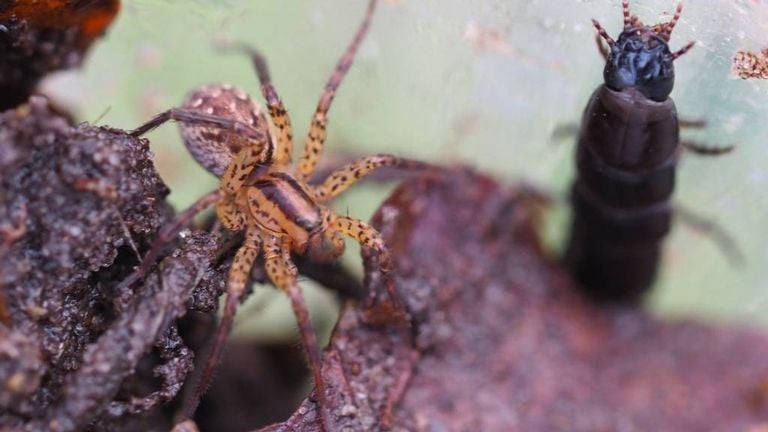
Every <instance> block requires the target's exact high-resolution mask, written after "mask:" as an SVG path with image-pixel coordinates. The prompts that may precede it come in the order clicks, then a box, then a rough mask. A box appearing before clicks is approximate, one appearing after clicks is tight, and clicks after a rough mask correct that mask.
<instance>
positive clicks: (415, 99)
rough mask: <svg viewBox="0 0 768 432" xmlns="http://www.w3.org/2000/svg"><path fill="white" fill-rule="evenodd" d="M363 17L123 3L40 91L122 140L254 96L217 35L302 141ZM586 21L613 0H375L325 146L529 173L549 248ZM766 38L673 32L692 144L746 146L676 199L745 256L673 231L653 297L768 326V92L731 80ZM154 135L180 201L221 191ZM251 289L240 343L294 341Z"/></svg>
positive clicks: (508, 174)
mask: <svg viewBox="0 0 768 432" xmlns="http://www.w3.org/2000/svg"><path fill="white" fill-rule="evenodd" d="M674 6H675V3H674V2H672V1H666V0H665V1H639V0H638V1H633V2H632V10H633V12H634V13H636V14H638V15H639V16H640V17H641V19H643V20H644V21H646V22H656V21H658V20H659V19H663V20H667V19H668V18H669V16H670V15H669V13H670V12H672V11H673V9H674ZM364 8H365V2H364V1H363V0H323V1H321V0H311V1H310V0H259V1H245V0H239V1H235V0H224V1H222V0H216V1H213V0H210V1H202V0H185V1H162V0H133V1H132V0H127V1H125V2H124V6H123V10H122V11H121V14H120V16H119V18H118V20H117V22H116V24H115V25H114V26H113V27H112V28H111V29H110V31H109V33H108V34H107V36H106V37H105V38H104V39H103V40H102V41H100V42H99V43H97V44H96V45H95V46H94V49H93V50H92V52H91V55H90V58H89V59H88V62H87V63H86V65H85V67H84V68H83V69H82V70H80V71H77V72H67V73H62V74H58V75H56V76H54V77H52V78H51V79H49V80H47V81H46V82H45V84H44V86H43V90H44V92H45V93H47V94H49V95H51V97H52V98H54V99H56V100H57V101H59V102H61V103H62V104H64V105H66V106H69V107H71V108H72V110H73V111H74V112H75V113H76V114H77V116H78V118H79V119H81V120H83V121H90V122H94V121H95V122H97V123H99V124H107V125H111V126H116V127H121V128H127V129H130V128H133V127H136V126H137V125H139V124H141V123H142V122H144V121H146V120H147V119H149V118H150V117H151V116H152V115H153V114H155V113H157V112H159V111H162V110H164V109H166V108H169V107H171V106H176V105H178V104H179V103H180V101H181V99H182V98H183V96H184V95H185V94H186V93H187V92H188V91H190V90H192V89H194V88H195V87H196V86H199V85H201V84H204V83H208V82H224V83H230V84H234V85H236V86H239V87H241V88H243V89H245V90H246V91H248V92H249V93H251V94H252V95H253V96H254V97H256V98H257V99H259V100H260V95H259V86H258V82H257V80H256V78H255V75H254V73H253V72H252V70H251V67H250V64H249V63H248V61H247V59H245V58H243V57H241V56H238V55H234V54H222V53H217V52H216V49H215V48H214V47H213V41H214V40H215V39H218V38H231V39H234V40H241V41H246V42H248V43H251V44H253V45H255V46H258V47H259V48H260V49H261V50H262V51H263V52H264V53H265V54H266V56H267V58H268V59H269V62H270V66H271V69H272V75H273V79H274V82H275V85H276V86H277V89H278V91H279V92H280V95H281V96H282V98H283V100H284V102H285V104H286V106H287V108H288V110H289V113H290V114H291V117H292V119H293V124H294V128H295V135H296V136H297V137H299V140H297V146H300V145H301V142H302V140H303V136H304V134H305V133H306V130H307V126H308V124H309V119H310V117H311V114H312V111H313V110H314V107H315V105H316V103H317V99H318V97H319V95H320V92H321V89H322V88H323V86H324V83H325V81H326V79H327V78H328V76H329V74H330V72H331V70H332V68H333V66H334V64H335V62H336V60H337V58H338V57H339V55H340V54H341V53H342V51H343V50H344V48H345V47H346V45H347V43H348V42H349V40H350V38H351V36H352V34H353V33H354V31H355V29H356V27H357V25H358V24H359V21H360V19H361V17H362V13H363V10H364ZM590 18H596V19H598V20H599V21H600V22H601V23H603V25H604V26H605V27H606V28H607V29H608V31H609V33H610V34H612V35H614V36H616V35H617V33H618V31H619V30H620V27H621V6H620V1H618V0H558V1H552V0H524V1H522V0H521V1H492V0H483V1H481V0H474V1H466V0H399V1H397V0H381V1H380V5H379V9H378V11H377V13H376V15H375V17H374V21H373V25H372V28H371V32H370V34H369V36H368V38H367V39H366V40H365V42H364V43H363V45H362V47H361V49H360V52H359V55H358V57H357V60H356V62H355V64H354V65H353V67H352V70H351V72H350V73H349V75H348V77H347V79H346V81H345V82H344V83H343V85H342V87H341V89H340V91H339V93H338V95H337V98H336V100H335V102H334V105H333V107H332V109H331V113H330V125H329V137H328V147H327V148H328V151H329V152H334V153H345V152H346V153H355V154H360V153H371V152H391V153H396V154H401V155H408V156H412V157H418V158H424V159H427V160H430V161H434V162H442V163H454V162H459V161H460V162H464V163H467V164H470V165H473V166H475V167H477V168H479V169H481V170H483V171H486V172H489V173H492V174H493V175H494V176H496V177H498V178H499V179H501V180H502V181H504V182H508V183H514V182H516V181H518V180H520V179H525V181H527V182H530V183H533V184H535V185H538V186H540V187H541V188H544V189H546V190H549V191H551V192H552V193H554V194H555V195H556V196H558V197H559V199H560V202H559V203H558V204H557V206H556V209H555V211H554V212H553V214H552V215H551V216H552V217H551V218H550V220H549V225H548V229H547V237H548V241H549V243H550V244H551V245H552V247H553V251H556V250H557V248H558V247H560V244H561V243H562V238H563V237H564V234H565V228H566V226H567V218H568V208H567V205H566V204H565V198H564V197H565V195H566V190H567V188H568V184H569V182H570V181H571V178H572V176H573V168H572V159H571V158H572V151H573V147H574V139H573V137H569V136H566V137H558V136H556V135H557V134H554V135H553V133H554V132H555V130H556V128H558V126H561V125H567V124H575V123H577V122H578V119H579V117H580V114H581V111H582V110H583V107H584V105H585V104H586V101H587V99H588V97H589V95H590V94H591V92H592V91H593V90H594V88H595V87H596V86H597V85H598V84H599V83H600V81H601V79H602V60H601V58H600V56H599V55H598V53H597V50H596V48H595V44H594V32H593V29H592V26H591V24H590ZM766 27H768V6H766V5H765V3H764V2H754V1H747V0H743V1H737V0H716V1H715V0H713V1H688V2H686V6H685V9H684V11H683V17H682V20H681V21H680V23H679V24H678V26H677V28H676V29H675V32H674V35H673V37H672V42H671V45H672V47H673V49H676V48H677V47H681V46H682V45H683V44H684V43H686V42H687V41H689V40H697V41H698V44H697V46H696V47H695V48H694V50H692V51H691V52H690V53H689V54H686V55H685V56H683V57H682V58H681V59H679V60H678V61H677V62H676V70H677V84H676V87H675V91H674V92H673V94H672V96H673V98H674V99H675V101H676V103H677V106H678V111H679V112H680V113H681V115H682V116H683V117H686V118H705V119H707V120H708V121H709V127H708V128H707V129H706V130H704V131H686V132H684V134H685V136H688V137H690V138H694V139H697V140H699V141H701V142H703V143H708V144H713V145H718V144H731V143H736V144H738V149H737V151H736V152H735V153H733V154H731V155H728V156H724V157H722V158H715V159H703V158H699V157H695V156H691V155H687V156H685V157H684V159H683V161H682V163H681V164H680V171H679V176H678V187H677V189H676V201H677V202H678V203H680V204H681V205H682V206H684V207H685V208H687V209H689V210H691V211H694V212H696V213H697V214H699V215H701V216H704V217H707V218H710V219H712V220H714V221H717V223H719V224H720V225H721V226H722V227H723V228H724V229H726V230H728V231H729V232H730V233H731V234H732V235H733V236H734V238H735V239H736V241H737V242H738V244H739V246H740V248H741V250H742V251H743V253H744V254H745V255H746V262H745V263H744V264H742V265H740V266H732V265H730V264H729V262H728V261H727V260H726V259H725V258H724V257H723V254H722V253H721V252H720V251H719V250H718V248H717V247H716V246H715V245H714V243H713V242H712V241H711V239H709V238H708V237H706V236H705V235H702V233H701V232H699V231H697V230H695V229H692V228H691V227H689V226H686V225H684V224H680V223H678V224H677V225H676V227H675V229H674V231H673V234H672V236H671V239H670V241H669V242H668V243H667V249H666V256H665V266H664V268H663V272H662V274H661V277H660V280H659V282H658V284H657V286H656V289H655V291H654V294H653V296H652V297H651V298H650V302H651V304H652V306H653V307H654V308H655V309H657V310H659V311H661V312H663V313H664V314H668V315H674V316H681V315H686V316H687V315H690V314H696V315H704V316H706V317H707V318H711V319H729V320H736V321H740V322H746V323H762V324H768V313H766V310H768V286H766V284H765V283H764V282H763V281H764V279H765V278H766V276H768V267H766V265H765V264H766V263H767V262H768V246H766V239H768V234H767V233H766V228H765V222H766V217H765V216H766V215H768V199H766V194H767V191H768V174H767V172H766V167H767V166H768V153H766V151H765V145H766V142H765V141H766V140H765V137H766V130H767V129H768V128H767V127H766V123H768V115H766V114H768V113H766V111H767V108H766V106H767V105H766V103H765V101H766V99H767V98H768V94H767V93H768V86H767V85H766V83H763V82H747V81H742V80H737V79H735V78H733V77H732V76H731V73H730V59H731V57H732V54H733V53H734V52H735V51H736V50H737V49H750V50H757V49H759V48H761V47H763V46H768V37H766V36H765V35H766V34H768V32H767V31H766V30H767V29H766ZM481 42H483V43H481ZM149 137H150V139H151V140H152V146H153V149H154V153H155V157H156V161H157V164H158V166H159V169H160V171H161V175H162V176H163V178H164V179H165V180H166V182H167V183H168V184H169V185H170V186H171V187H172V189H173V194H172V196H171V199H172V201H173V203H174V204H175V205H177V206H179V207H182V206H185V205H187V204H189V203H190V202H192V201H193V200H194V199H196V198H197V197H198V196H200V195H201V194H202V193H204V192H205V191H207V190H209V189H211V188H213V187H214V186H215V179H214V178H213V177H211V176H210V175H209V174H207V173H206V172H205V171H203V170H202V169H201V168H199V167H198V166H197V165H196V164H195V163H194V161H193V160H192V159H191V158H190V157H189V156H188V155H187V153H186V151H185V149H184V147H183V146H182V144H181V142H180V140H179V138H178V130H177V128H176V127H175V126H173V125H168V126H164V127H162V128H161V129H159V130H158V131H156V132H153V133H152V134H150V135H149ZM389 189H390V188H389V187H381V186H364V187H360V188H356V189H354V191H351V192H350V193H347V194H345V195H344V196H343V198H342V199H340V200H339V201H337V203H336V208H338V209H341V210H344V211H347V210H348V211H349V213H350V214H351V215H355V216H359V217H362V218H366V219H367V218H368V217H370V215H371V214H372V212H373V211H374V209H375V208H376V206H377V204H378V203H379V202H380V201H381V200H382V198H383V197H384V196H386V193H387V191H388V190H389ZM345 260H346V261H347V262H348V263H351V264H354V265H357V266H359V255H358V254H357V250H356V249H355V248H350V249H349V250H348V252H347V255H346V257H345ZM304 283H305V285H308V283H306V282H304ZM257 291H258V292H259V293H261V294H260V295H259V296H255V297H256V299H253V300H250V301H249V303H250V304H249V305H246V306H245V309H251V310H253V309H255V308H259V309H260V312H258V313H255V312H253V313H247V312H244V311H241V313H240V314H239V316H238V321H239V323H238V325H237V329H236V332H237V333H239V334H241V335H242V334H244V333H249V334H258V335H260V336H261V337H283V336H284V335H285V334H286V332H292V331H293V327H294V326H293V324H292V323H293V317H292V315H291V314H290V313H289V308H288V306H287V301H285V300H284V299H283V296H282V295H280V294H279V293H276V292H274V291H272V290H270V289H258V290H257ZM310 291H311V293H310V296H311V303H312V307H313V315H315V316H318V317H326V319H325V320H321V321H325V322H328V320H327V317H328V316H330V315H329V314H331V313H332V311H333V309H334V304H333V301H332V296H330V295H328V294H327V293H324V292H323V291H322V290H310ZM265 300H266V301H265ZM264 305H268V307H263V306H264Z"/></svg>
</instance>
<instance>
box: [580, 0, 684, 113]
mask: <svg viewBox="0 0 768 432" xmlns="http://www.w3.org/2000/svg"><path fill="white" fill-rule="evenodd" d="M623 10H624V30H623V31H622V32H621V34H620V35H619V38H618V39H617V40H615V41H614V40H613V39H612V38H611V37H610V36H608V33H607V32H606V31H605V29H603V27H602V26H601V25H600V24H599V23H598V22H597V21H595V20H593V23H594V25H595V28H597V30H598V32H599V33H598V34H599V35H600V36H602V37H603V39H604V40H605V41H606V42H607V43H608V46H609V50H608V51H607V52H606V51H603V55H604V56H605V58H606V62H605V69H604V71H603V77H604V79H605V84H606V85H607V86H608V88H610V89H611V90H615V91H621V90H624V89H625V88H629V87H632V88H635V89H637V90H638V91H640V92H641V93H642V94H643V95H644V96H645V97H647V98H648V99H651V100H654V101H657V102H661V101H663V100H665V99H666V98H667V97H668V96H669V94H670V93H671V92H672V87H673V86H674V84H675V68H674V65H673V62H674V60H675V59H676V58H677V57H679V56H681V55H682V54H684V53H685V52H686V51H688V50H689V49H690V48H691V47H692V46H693V42H690V43H689V44H688V45H686V46H685V47H683V48H682V49H680V50H679V51H677V52H675V53H672V52H671V51H670V50H669V45H668V43H669V38H670V36H671V35H672V30H673V29H674V28H675V25H676V24H677V21H678V20H679V19H680V12H681V11H682V3H678V5H677V10H676V11H675V15H674V16H673V17H672V19H671V20H670V21H669V22H667V23H663V24H656V25H654V26H647V25H644V24H643V23H642V22H641V21H640V20H639V19H638V18H637V17H636V16H633V15H630V13H629V1H628V0H624V1H623ZM601 51H602V50H601Z"/></svg>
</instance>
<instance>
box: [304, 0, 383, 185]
mask: <svg viewBox="0 0 768 432" xmlns="http://www.w3.org/2000/svg"><path fill="white" fill-rule="evenodd" d="M375 7H376V0H370V1H369V2H368V10H367V11H366V13H365V17H364V18H363V22H362V24H360V27H359V28H358V29H357V33H356V34H355V37H354V39H352V42H351V43H350V44H349V47H347V51H346V52H345V53H344V55H343V56H342V57H341V59H339V62H338V63H337V64H336V69H335V70H334V71H333V74H332V75H331V78H330V79H329V80H328V83H327V84H326V85H325V91H324V92H323V94H322V95H321V96H320V101H319V102H318V104H317V109H316V110H315V115H314V117H313V118H312V124H311V125H310V127H309V134H308V135H307V139H306V141H305V144H304V152H303V153H302V155H301V159H299V164H298V167H297V172H296V175H297V177H298V178H299V179H300V180H304V181H306V180H307V179H309V176H310V175H312V173H313V172H314V171H315V168H316V167H317V162H318V161H319V160H320V156H321V155H322V152H323V145H324V144H325V135H326V131H325V128H326V125H327V114H328V109H329V108H330V107H331V102H332V101H333V96H334V95H335V94H336V90H337V89H338V88H339V85H340V84H341V81H342V80H343V79H344V76H346V75H347V72H348V71H349V67H350V66H352V61H353V60H354V58H355V54H356V53H357V49H358V47H359V46H360V43H361V42H362V40H363V37H364V36H365V33H366V32H367V31H368V27H369V26H370V24H371V17H372V16H373V11H374V9H375Z"/></svg>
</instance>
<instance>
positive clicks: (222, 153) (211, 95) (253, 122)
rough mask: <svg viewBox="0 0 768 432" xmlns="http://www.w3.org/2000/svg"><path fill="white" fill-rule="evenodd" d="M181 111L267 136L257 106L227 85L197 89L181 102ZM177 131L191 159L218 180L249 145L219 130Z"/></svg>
mask: <svg viewBox="0 0 768 432" xmlns="http://www.w3.org/2000/svg"><path fill="white" fill-rule="evenodd" d="M182 108H184V109H187V110H191V111H197V112H200V113H204V114H209V115H214V116H217V117H223V118H228V119H232V120H237V121H240V122H242V123H245V124H247V125H248V126H252V127H253V128H254V129H256V130H260V131H263V132H264V136H268V128H269V124H268V123H267V119H266V117H265V115H264V111H263V110H262V109H261V107H260V106H259V104H257V103H256V102H254V101H253V99H251V98H250V97H249V96H248V94H247V93H245V92H244V91H242V90H240V89H238V88H235V87H232V86H230V85H227V84H209V85H205V86H202V87H200V88H198V89H197V90H195V91H193V92H192V93H190V94H189V95H188V96H187V97H186V98H185V99H184V103H183V104H182ZM179 129H180V130H181V137H182V139H183V140H184V145H185V146H187V150H189V152H190V154H192V157H194V158H195V160H196V161H197V162H198V163H199V164H200V165H202V166H203V167H204V168H205V169H206V170H208V171H209V172H211V173H213V174H214V175H216V176H217V177H221V175H222V174H224V171H226V169H227V166H228V165H229V163H230V162H231V161H232V159H233V157H234V155H235V154H236V153H237V152H238V151H239V150H240V149H242V148H243V147H245V146H247V145H249V143H248V139H247V138H245V137H243V136H241V135H238V134H237V133H236V132H232V131H228V130H226V129H223V128H220V127H214V126H196V125H191V124H185V123H179Z"/></svg>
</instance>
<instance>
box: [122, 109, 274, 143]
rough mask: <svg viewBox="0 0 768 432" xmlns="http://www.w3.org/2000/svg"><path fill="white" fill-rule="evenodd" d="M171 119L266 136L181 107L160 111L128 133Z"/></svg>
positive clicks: (257, 138)
mask: <svg viewBox="0 0 768 432" xmlns="http://www.w3.org/2000/svg"><path fill="white" fill-rule="evenodd" d="M172 120H173V121H178V122H183V123H186V124H194V125H200V126H216V127H219V128H221V129H226V130H230V131H232V132H235V133H238V134H241V135H243V136H245V137H247V138H249V139H251V140H253V141H260V142H262V141H266V137H265V136H264V134H263V133H262V132H260V131H258V130H256V129H254V128H252V127H251V126H249V125H247V124H245V123H243V122H240V121H237V120H232V119H228V118H224V117H218V116H214V115H210V114H204V113H201V112H197V111H190V110H186V109H181V108H171V109H169V110H168V111H164V112H161V113H160V114H158V115H156V116H154V117H153V118H152V119H151V120H149V121H148V122H146V123H144V124H143V125H141V126H139V127H137V128H136V129H134V130H132V131H130V132H129V135H131V136H134V137H140V136H142V135H144V134H145V133H147V132H149V131H151V130H153V129H155V128H157V127H159V126H161V125H162V124H164V123H166V122H168V121H172Z"/></svg>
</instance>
